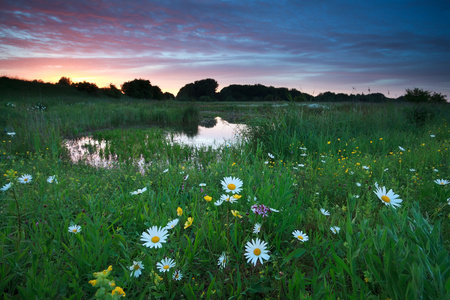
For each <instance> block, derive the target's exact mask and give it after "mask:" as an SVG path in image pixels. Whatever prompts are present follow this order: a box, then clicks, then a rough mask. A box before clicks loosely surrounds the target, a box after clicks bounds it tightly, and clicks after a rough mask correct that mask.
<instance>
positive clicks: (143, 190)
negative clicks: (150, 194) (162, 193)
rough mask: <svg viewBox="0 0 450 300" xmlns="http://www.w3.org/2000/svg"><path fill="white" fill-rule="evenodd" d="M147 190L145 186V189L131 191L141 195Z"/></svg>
mask: <svg viewBox="0 0 450 300" xmlns="http://www.w3.org/2000/svg"><path fill="white" fill-rule="evenodd" d="M146 190H147V188H146V187H145V188H143V189H138V190H137V191H134V192H131V195H140V194H142V193H143V192H145V191H146Z"/></svg>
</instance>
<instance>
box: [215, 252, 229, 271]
mask: <svg viewBox="0 0 450 300" xmlns="http://www.w3.org/2000/svg"><path fill="white" fill-rule="evenodd" d="M227 262H228V257H227V255H226V254H225V252H222V255H221V256H220V257H219V260H218V261H217V265H218V266H219V267H220V268H221V269H223V268H225V266H226V265H227Z"/></svg>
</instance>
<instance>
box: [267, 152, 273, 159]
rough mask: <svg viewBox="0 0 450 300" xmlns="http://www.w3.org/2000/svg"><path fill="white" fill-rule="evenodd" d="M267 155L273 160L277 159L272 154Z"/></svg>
mask: <svg viewBox="0 0 450 300" xmlns="http://www.w3.org/2000/svg"><path fill="white" fill-rule="evenodd" d="M267 155H269V157H270V158H271V159H274V158H275V156H274V155H273V154H272V153H267Z"/></svg>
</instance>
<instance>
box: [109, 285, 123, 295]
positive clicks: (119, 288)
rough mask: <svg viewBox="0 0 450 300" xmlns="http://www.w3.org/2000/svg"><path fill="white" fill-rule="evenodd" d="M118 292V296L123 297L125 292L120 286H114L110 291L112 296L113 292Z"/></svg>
mask: <svg viewBox="0 0 450 300" xmlns="http://www.w3.org/2000/svg"><path fill="white" fill-rule="evenodd" d="M116 293H117V294H118V295H119V296H122V297H125V292H124V291H123V289H122V288H121V287H118V286H116V288H115V289H114V290H113V291H112V292H111V294H112V295H113V296H114V295H115V294H116Z"/></svg>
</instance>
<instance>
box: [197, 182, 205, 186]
mask: <svg viewBox="0 0 450 300" xmlns="http://www.w3.org/2000/svg"><path fill="white" fill-rule="evenodd" d="M198 186H206V183H200V184H199V185H198Z"/></svg>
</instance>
